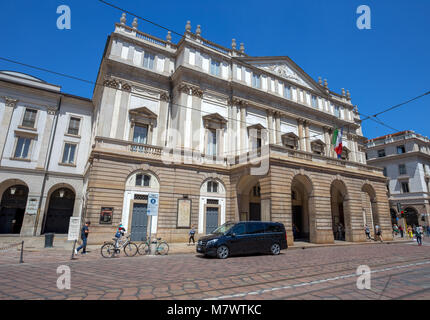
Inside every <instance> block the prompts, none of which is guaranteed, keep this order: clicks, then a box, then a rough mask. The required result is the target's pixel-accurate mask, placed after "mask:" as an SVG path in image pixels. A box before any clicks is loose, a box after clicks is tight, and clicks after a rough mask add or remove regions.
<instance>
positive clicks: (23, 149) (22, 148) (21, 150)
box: [14, 137, 31, 159]
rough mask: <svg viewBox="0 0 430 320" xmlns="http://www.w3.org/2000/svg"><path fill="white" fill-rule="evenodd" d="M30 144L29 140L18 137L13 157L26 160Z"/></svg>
mask: <svg viewBox="0 0 430 320" xmlns="http://www.w3.org/2000/svg"><path fill="white" fill-rule="evenodd" d="M30 144H31V138H24V137H18V142H17V144H16V149H15V155H14V157H15V158H19V159H27V158H28V151H29V149H30Z"/></svg>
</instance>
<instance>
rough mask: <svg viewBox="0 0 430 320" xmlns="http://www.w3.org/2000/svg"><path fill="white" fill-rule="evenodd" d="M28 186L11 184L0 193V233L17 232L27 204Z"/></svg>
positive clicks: (19, 229)
mask: <svg viewBox="0 0 430 320" xmlns="http://www.w3.org/2000/svg"><path fill="white" fill-rule="evenodd" d="M27 197H28V187H27V186H25V185H13V186H10V187H9V188H7V189H6V190H5V191H4V192H3V195H2V199H1V205H0V206H1V209H0V234H9V233H12V234H19V233H20V232H21V227H22V222H23V220H24V213H25V208H26V205H27Z"/></svg>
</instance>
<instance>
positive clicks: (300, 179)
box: [289, 172, 316, 243]
mask: <svg viewBox="0 0 430 320" xmlns="http://www.w3.org/2000/svg"><path fill="white" fill-rule="evenodd" d="M290 192H291V193H290V195H289V196H290V197H291V212H292V228H293V237H294V239H295V240H302V241H303V240H304V241H310V242H313V243H315V242H316V227H315V213H316V211H315V203H314V197H313V194H314V185H313V182H312V179H311V178H310V177H309V176H308V175H306V174H304V172H300V173H297V174H295V175H294V176H292V178H291V181H290Z"/></svg>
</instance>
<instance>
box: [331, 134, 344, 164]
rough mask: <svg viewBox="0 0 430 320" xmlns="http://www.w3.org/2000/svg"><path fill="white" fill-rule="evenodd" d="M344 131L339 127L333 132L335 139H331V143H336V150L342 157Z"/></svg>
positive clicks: (338, 155)
mask: <svg viewBox="0 0 430 320" xmlns="http://www.w3.org/2000/svg"><path fill="white" fill-rule="evenodd" d="M342 133H343V128H342V129H340V132H339V129H338V128H336V129H335V130H334V132H333V140H332V141H331V144H332V145H334V151H336V154H337V157H338V158H340V155H341V154H342Z"/></svg>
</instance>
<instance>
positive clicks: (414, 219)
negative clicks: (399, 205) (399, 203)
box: [403, 206, 420, 227]
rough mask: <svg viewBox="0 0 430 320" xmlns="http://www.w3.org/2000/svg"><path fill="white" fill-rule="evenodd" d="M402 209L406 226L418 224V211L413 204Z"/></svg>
mask: <svg viewBox="0 0 430 320" xmlns="http://www.w3.org/2000/svg"><path fill="white" fill-rule="evenodd" d="M403 211H404V214H405V222H406V225H407V226H408V227H409V226H411V227H413V226H414V225H419V224H420V219H419V218H420V215H419V211H418V210H417V209H416V208H415V207H414V206H407V207H406V208H405V209H404V210H403Z"/></svg>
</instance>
